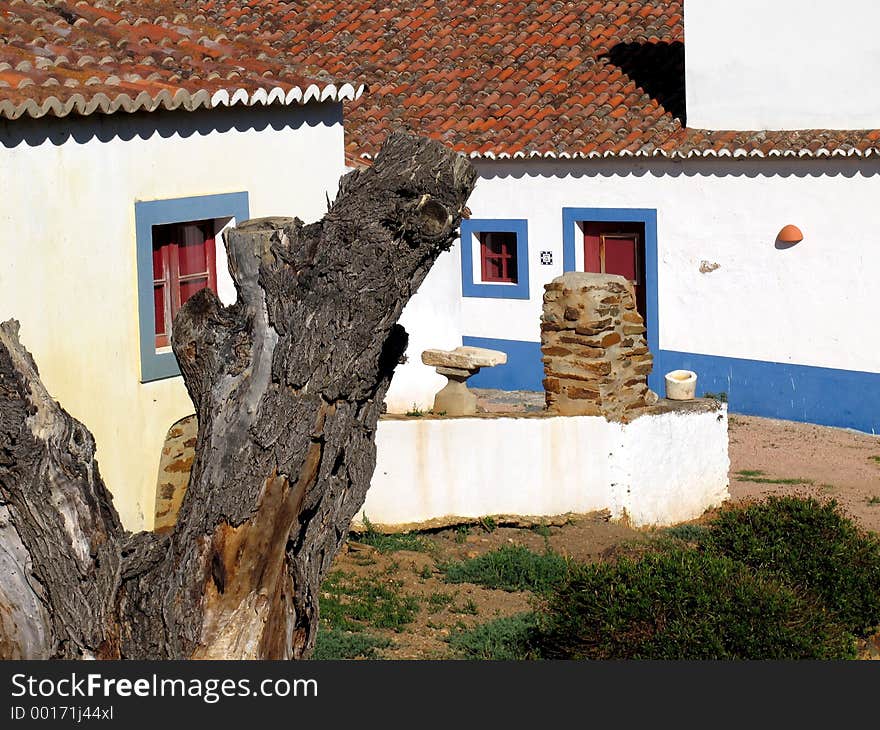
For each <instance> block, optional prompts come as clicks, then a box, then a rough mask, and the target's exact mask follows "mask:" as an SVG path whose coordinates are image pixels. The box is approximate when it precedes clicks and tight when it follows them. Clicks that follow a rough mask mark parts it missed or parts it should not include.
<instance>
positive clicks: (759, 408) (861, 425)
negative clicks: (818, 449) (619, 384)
mask: <svg viewBox="0 0 880 730" xmlns="http://www.w3.org/2000/svg"><path fill="white" fill-rule="evenodd" d="M678 369H684V370H693V371H694V372H695V373H697V394H698V395H705V394H706V393H714V394H719V393H726V394H727V400H728V403H729V407H730V410H731V412H733V413H742V414H745V415H751V416H767V417H770V418H782V419H785V420H788V421H804V422H806V423H818V424H821V425H824V426H839V427H841V428H854V429H856V430H858V431H865V432H867V433H874V434H880V373H867V372H859V371H855V370H838V369H835V368H821V367H813V366H810V365H793V364H791V363H781V362H766V361H762V360H745V359H740V358H733V357H720V356H716V355H698V354H694V353H688V352H673V351H671V350H661V351H659V352H658V353H657V354H655V356H654V370H653V371H652V373H651V375H650V377H649V378H648V384H649V386H650V387H651V389H652V390H654V391H656V392H657V393H659V394H660V395H661V396H662V395H663V392H664V390H665V385H664V383H663V375H664V373H668V372H669V371H670V370H678Z"/></svg>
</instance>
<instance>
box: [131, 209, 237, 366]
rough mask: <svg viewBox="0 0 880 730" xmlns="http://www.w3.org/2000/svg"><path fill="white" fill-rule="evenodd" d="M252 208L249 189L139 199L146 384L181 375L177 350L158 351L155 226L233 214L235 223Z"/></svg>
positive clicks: (139, 271)
mask: <svg viewBox="0 0 880 730" xmlns="http://www.w3.org/2000/svg"><path fill="white" fill-rule="evenodd" d="M249 211H250V207H249V201H248V194H247V193H246V192H238V193H221V194H219V195H198V196H193V197H188V198H170V199H167V200H144V201H136V202H135V204H134V218H135V238H136V243H137V283H138V330H139V334H140V350H141V382H142V383H148V382H150V381H153V380H162V379H164V378H173V377H175V376H177V375H180V368H179V367H178V365H177V358H175V357H174V353H173V352H156V322H155V320H156V315H155V309H154V302H153V226H157V225H162V224H164V223H183V222H185V221H198V220H205V219H208V218H230V217H232V218H235V222H236V223H237V224H239V223H242V222H244V221H246V220H247V219H248V218H249V216H250V213H249Z"/></svg>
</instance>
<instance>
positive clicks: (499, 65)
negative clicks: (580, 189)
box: [177, 0, 880, 159]
mask: <svg viewBox="0 0 880 730" xmlns="http://www.w3.org/2000/svg"><path fill="white" fill-rule="evenodd" d="M177 4H178V5H179V6H181V7H184V8H189V9H190V10H189V11H187V12H192V11H194V10H195V9H196V8H198V9H199V10H200V11H201V12H202V13H204V15H205V17H206V18H207V19H209V20H210V21H211V22H212V23H215V24H217V25H220V26H223V27H225V28H226V29H227V32H228V33H229V35H230V36H232V37H233V40H236V39H238V38H245V37H248V36H252V35H257V36H259V37H261V38H262V39H263V40H264V41H266V42H267V43H268V44H269V45H271V46H272V47H273V48H276V49H278V50H279V52H281V51H283V52H285V53H279V55H283V56H284V57H285V58H286V60H288V61H290V62H292V63H295V64H301V63H302V64H316V65H320V66H321V67H322V68H324V69H326V70H327V71H328V72H329V73H331V74H334V75H336V76H340V77H345V78H351V77H355V78H358V79H361V80H363V81H364V82H365V83H367V84H368V85H369V89H370V91H369V93H368V94H367V95H365V96H364V97H363V98H362V99H360V100H359V101H358V102H355V103H353V104H350V105H348V106H347V107H346V122H345V126H346V147H347V154H348V156H349V159H356V158H358V157H362V156H371V155H373V154H374V153H375V152H376V150H377V149H378V147H379V145H380V144H381V142H382V140H383V139H384V138H385V136H386V135H387V134H388V132H389V131H390V130H391V129H392V128H394V127H397V126H407V127H410V128H411V129H413V130H414V131H417V132H420V133H422V134H427V135H429V136H431V137H435V138H437V139H440V140H443V141H444V142H446V143H448V144H450V145H452V146H453V147H454V148H455V149H457V150H459V151H461V152H465V153H468V154H470V155H472V156H475V157H532V156H539V157H604V156H630V155H632V156H664V157H690V156H698V155H699V156H712V155H715V156H731V157H740V156H774V155H780V156H826V155H852V154H856V155H867V154H878V145H877V138H878V136H880V132H877V131H873V130H868V131H844V132H836V131H828V130H811V131H801V132H718V131H706V130H698V129H689V128H685V127H683V126H682V121H681V120H682V118H683V117H684V111H685V110H684V46H683V41H684V29H683V21H682V2H681V0H670V1H668V2H666V1H661V0H639V1H633V0H630V1H617V2H611V1H609V2H603V1H590V0H582V1H581V2H561V1H559V0H557V1H555V2H548V1H546V0H532V1H531V2H525V1H523V0H503V1H502V0H499V1H497V2H493V1H492V0H465V1H462V0H394V2H391V3H379V2H375V1H372V0H355V1H352V2H339V0H314V1H310V2H282V1H280V0H177Z"/></svg>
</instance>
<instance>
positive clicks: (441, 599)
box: [428, 591, 455, 613]
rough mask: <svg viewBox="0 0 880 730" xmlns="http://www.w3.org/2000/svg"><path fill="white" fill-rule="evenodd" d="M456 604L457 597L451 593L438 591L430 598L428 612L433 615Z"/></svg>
mask: <svg viewBox="0 0 880 730" xmlns="http://www.w3.org/2000/svg"><path fill="white" fill-rule="evenodd" d="M454 602H455V596H454V595H452V594H451V593H445V592H444V591H438V592H437V593H432V594H431V595H430V596H428V610H429V611H430V612H431V613H436V612H437V611H442V610H443V609H444V608H446V607H447V606H451V605H452V604H453V603H454Z"/></svg>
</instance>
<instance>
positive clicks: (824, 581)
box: [705, 497, 880, 636]
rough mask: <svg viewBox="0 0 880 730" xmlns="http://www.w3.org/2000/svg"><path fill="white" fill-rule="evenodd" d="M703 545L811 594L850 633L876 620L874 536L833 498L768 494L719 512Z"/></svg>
mask: <svg viewBox="0 0 880 730" xmlns="http://www.w3.org/2000/svg"><path fill="white" fill-rule="evenodd" d="M705 545H706V548H707V549H709V550H713V551H715V552H717V553H719V554H721V555H724V556H727V557H730V558H733V559H735V560H738V561H741V562H742V563H743V564H745V565H747V566H748V567H749V568H750V569H752V570H754V571H761V572H763V573H767V574H770V575H773V576H776V577H777V578H779V579H781V580H784V581H785V582H786V583H788V584H790V585H792V586H794V587H795V588H796V589H800V590H802V591H805V592H807V593H809V594H812V595H815V596H817V597H818V598H819V599H820V600H821V601H822V602H823V603H824V605H825V606H826V607H827V608H828V610H830V611H831V612H832V613H834V614H835V615H836V617H837V619H838V620H839V621H840V622H841V623H842V624H843V625H844V626H845V627H847V628H848V629H849V630H850V631H851V632H852V633H854V634H857V635H860V636H864V635H865V634H866V632H868V631H870V630H871V629H872V628H874V627H875V626H877V625H880V539H878V538H877V536H876V535H872V534H870V533H867V532H865V531H863V530H860V529H859V528H858V527H857V526H856V525H855V524H854V523H853V522H852V520H850V519H849V518H847V517H846V516H845V515H843V513H842V512H841V510H840V508H839V507H838V505H837V503H836V502H835V501H833V500H831V501H829V502H826V503H824V504H822V503H819V502H818V501H816V500H815V499H803V498H795V497H771V498H769V499H768V500H767V501H766V502H762V503H759V504H754V505H749V506H746V507H740V508H736V509H729V510H725V511H723V512H721V513H720V514H719V515H718V517H716V518H715V520H714V521H713V523H712V529H711V530H710V532H709V534H708V536H707V540H706V541H705Z"/></svg>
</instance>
